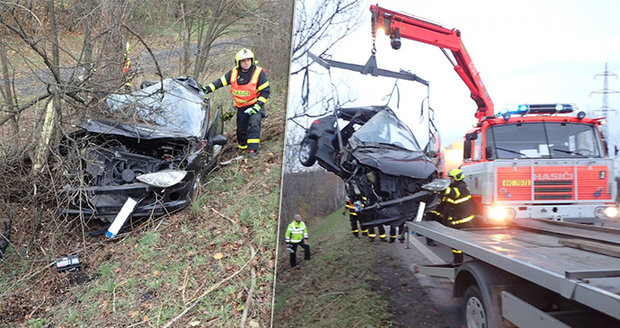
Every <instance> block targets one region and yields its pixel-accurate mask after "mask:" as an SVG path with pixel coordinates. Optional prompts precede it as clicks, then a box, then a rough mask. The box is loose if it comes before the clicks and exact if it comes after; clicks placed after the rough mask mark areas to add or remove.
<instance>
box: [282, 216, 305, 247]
mask: <svg viewBox="0 0 620 328" xmlns="http://www.w3.org/2000/svg"><path fill="white" fill-rule="evenodd" d="M304 238H308V230H307V229H306V224H305V223H304V222H303V221H301V222H299V223H297V222H296V221H293V222H291V223H290V224H289V225H288V226H287V227H286V234H285V235H284V241H286V242H287V243H299V242H301V241H302V240H303V239H304Z"/></svg>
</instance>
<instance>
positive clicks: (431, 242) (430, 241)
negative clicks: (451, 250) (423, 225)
mask: <svg viewBox="0 0 620 328" xmlns="http://www.w3.org/2000/svg"><path fill="white" fill-rule="evenodd" d="M426 245H427V246H437V243H436V242H435V241H434V240H432V239H430V238H428V237H426ZM455 254H456V253H455ZM461 254H462V253H461Z"/></svg>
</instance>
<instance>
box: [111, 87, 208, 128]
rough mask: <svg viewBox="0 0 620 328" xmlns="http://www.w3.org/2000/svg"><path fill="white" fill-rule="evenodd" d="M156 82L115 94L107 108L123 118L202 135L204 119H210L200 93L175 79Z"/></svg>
mask: <svg viewBox="0 0 620 328" xmlns="http://www.w3.org/2000/svg"><path fill="white" fill-rule="evenodd" d="M163 83H164V88H163V93H162V92H160V91H161V83H159V82H158V83H155V84H154V85H151V86H149V87H146V88H144V89H141V90H138V91H135V92H132V93H131V94H125V95H123V94H112V95H110V96H109V97H108V99H107V101H106V102H107V104H108V107H109V108H110V109H111V110H112V111H114V112H117V113H121V114H123V117H122V118H123V119H122V120H123V121H125V122H126V121H130V122H128V123H141V124H146V125H152V126H160V127H163V128H167V129H169V130H174V131H178V132H185V133H187V134H188V135H191V136H197V137H202V135H203V131H202V127H203V121H204V120H205V119H207V117H206V109H205V107H204V106H203V99H202V97H201V95H200V94H199V93H197V92H195V91H192V90H190V89H188V88H187V87H185V86H184V85H183V84H182V83H181V82H179V81H176V80H174V79H165V80H164V81H163Z"/></svg>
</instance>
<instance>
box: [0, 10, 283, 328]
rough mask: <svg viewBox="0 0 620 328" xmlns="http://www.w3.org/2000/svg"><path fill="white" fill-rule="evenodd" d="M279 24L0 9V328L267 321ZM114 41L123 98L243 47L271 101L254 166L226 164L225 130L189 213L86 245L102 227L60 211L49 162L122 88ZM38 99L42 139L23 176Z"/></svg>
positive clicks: (196, 15)
mask: <svg viewBox="0 0 620 328" xmlns="http://www.w3.org/2000/svg"><path fill="white" fill-rule="evenodd" d="M273 6H279V8H282V10H281V11H277V12H274V11H273V10H270V8H273ZM156 8H157V10H156ZM218 10H220V11H218ZM286 10H288V13H287V12H286ZM216 14H217V15H216ZM115 15H116V16H115ZM25 17H27V19H26V18H25ZM35 17H36V18H35ZM54 17H55V18H54ZM291 19H292V5H291V4H290V3H289V2H287V1H233V2H230V1H166V0H155V1H132V2H125V1H116V0H102V1H86V2H82V1H51V0H50V1H45V2H43V1H19V2H17V1H6V2H2V3H1V4H0V21H2V23H1V24H0V53H2V52H4V53H5V54H6V56H4V55H3V56H0V68H2V70H0V74H2V76H1V79H0V82H1V83H0V91H1V92H0V107H1V113H2V114H1V115H0V116H1V117H0V122H1V123H0V135H1V137H0V172H1V173H0V176H1V177H2V180H1V181H2V183H1V184H0V188H1V190H2V195H3V197H2V198H1V199H0V203H1V204H2V205H3V206H2V209H0V211H1V212H0V233H2V234H4V235H6V236H7V237H8V240H9V242H8V247H7V248H6V251H5V252H4V254H3V257H2V259H1V260H0V326H3V327H4V326H7V327H99V326H102V327H103V326H105V327H187V326H190V327H191V326H194V327H220V326H222V327H244V326H245V327H248V326H249V327H267V326H268V325H269V321H270V316H271V303H272V292H273V283H274V280H273V279H274V273H273V270H274V266H275V265H274V261H275V238H276V227H277V222H278V221H277V214H278V202H279V192H280V174H281V166H282V146H283V138H284V116H285V108H286V95H287V91H288V90H287V89H286V86H287V79H288V65H289V64H288V63H289V51H288V49H289V42H290V41H289V36H290V28H291V27H290V24H291V23H290V20H291ZM52 22H57V23H58V24H57V25H55V26H53V24H52ZM206 22H208V23H214V25H209V26H207V25H205V23H206ZM104 23H105V24H104ZM215 23H219V24H220V25H217V24H215ZM89 26H90V27H89ZM13 28H15V29H13ZM89 28H92V29H93V30H90V32H89V31H88V30H89ZM96 28H101V30H95V29H96ZM271 30H273V31H275V32H272V33H271V34H270V35H269V36H267V35H266V34H264V33H266V31H271ZM54 31H55V32H57V33H56V34H55V33H54ZM22 32H23V33H22ZM209 33H211V34H209ZM89 38H90V39H89ZM88 40H90V45H89V46H90V47H92V48H90V49H91V55H92V57H90V59H87V58H86V57H85V56H86V53H87V52H85V51H86V50H87V49H88V46H87V43H89V42H87V41H88ZM126 42H129V43H130V45H131V51H130V53H129V57H130V58H131V60H132V69H133V71H132V75H131V80H132V81H131V82H132V87H133V88H134V89H136V88H137V87H138V86H139V85H140V82H142V81H145V80H153V79H155V80H158V79H160V78H166V77H176V76H180V75H193V76H195V77H197V78H198V81H199V82H200V83H202V84H206V83H208V82H210V81H212V80H213V79H215V78H218V77H219V76H221V74H223V73H224V72H226V71H227V70H228V69H230V68H231V67H232V65H233V62H234V61H233V58H234V54H235V52H236V51H238V50H239V48H240V47H244V46H245V47H250V48H252V49H253V50H254V52H255V53H256V55H257V59H258V60H259V65H261V66H263V67H265V68H266V70H267V73H268V75H269V79H270V82H271V89H272V94H271V98H270V101H269V102H268V104H267V107H266V110H267V113H268V116H267V117H266V118H265V119H264V120H263V132H262V136H261V152H260V154H259V156H258V158H257V159H256V160H252V161H250V160H248V159H247V158H246V157H243V158H238V155H240V154H239V153H238V152H237V150H236V146H235V145H236V138H235V133H234V131H235V124H234V122H233V121H234V120H231V121H228V122H226V123H225V132H226V135H227V137H228V140H229V143H228V144H227V145H226V146H225V147H224V150H223V154H222V158H221V161H222V162H225V161H229V160H230V163H229V164H227V165H221V166H219V167H218V168H217V169H215V170H214V171H213V172H211V174H209V175H208V176H206V177H204V178H203V181H202V185H201V186H200V188H199V191H198V193H197V195H196V196H195V199H194V202H193V204H192V206H191V207H190V208H187V209H185V210H183V211H180V212H177V213H172V214H170V215H166V216H163V217H160V218H151V219H149V220H146V221H144V222H141V223H139V224H136V225H134V226H131V227H129V228H128V229H124V230H122V231H121V233H120V234H119V235H118V236H117V237H116V238H114V239H112V240H109V239H106V237H103V236H100V237H95V238H93V237H89V236H88V233H89V232H91V231H94V230H97V229H101V228H102V225H101V224H99V223H98V222H97V220H89V219H88V218H72V217H65V216H63V215H61V214H60V210H61V206H62V200H61V199H60V197H59V196H58V194H57V193H58V191H59V190H60V189H61V188H62V186H63V183H65V182H66V181H67V172H68V171H67V170H66V168H65V167H63V166H62V165H60V164H61V163H59V162H58V161H57V158H55V157H54V155H53V154H54V149H55V146H56V143H57V140H58V139H59V138H60V136H62V135H63V134H65V133H67V132H69V131H71V130H72V129H73V127H72V124H75V123H77V122H79V121H81V120H83V119H85V118H91V117H92V118H97V117H100V116H101V115H103V114H104V111H105V108H104V106H103V99H105V95H107V94H109V93H111V92H122V91H123V84H124V82H125V81H126V80H127V78H128V76H123V75H122V74H121V73H120V72H121V66H122V64H123V62H124V58H125V56H126V54H125V44H126ZM205 42H206V43H208V46H209V47H206V48H205V47H202V46H205ZM57 45H59V46H60V47H56V46H57ZM37 47H39V48H37ZM37 49H40V50H43V51H42V52H37ZM198 49H201V50H198ZM207 49H208V50H207ZM0 55H2V54H0ZM199 56H200V58H203V59H204V62H198V61H197V58H198V57H199ZM154 58H155V59H156V60H154ZM201 60H202V59H201ZM93 67H96V69H90V68H93ZM84 69H85V71H84ZM79 73H88V74H86V75H84V74H82V75H80V74H79ZM160 74H161V75H160ZM78 76H82V77H80V78H78ZM50 99H54V102H53V105H52V107H53V108H54V109H55V111H56V114H57V115H56V116H55V117H56V119H55V121H54V124H53V127H54V128H53V131H54V132H53V133H52V134H51V136H50V138H49V139H48V140H46V142H47V143H46V145H45V147H44V148H46V149H48V150H49V151H48V152H47V155H46V156H45V157H44V158H45V160H44V161H42V162H40V164H42V169H41V170H40V171H37V172H35V171H33V167H34V162H35V159H36V156H35V149H36V147H37V146H38V145H39V141H41V139H42V138H41V129H42V125H43V124H42V123H43V121H44V115H45V112H46V108H49V107H47V105H48V101H49V100H50ZM34 100H37V101H34ZM231 105H232V102H231V99H230V95H229V94H228V92H226V91H220V92H218V93H216V94H214V96H213V97H212V106H213V107H214V109H218V108H219V109H222V110H224V111H228V110H230V108H231ZM5 123H6V124H5ZM9 222H10V225H9V226H8V229H7V230H6V231H5V230H4V229H3V228H4V223H9ZM0 238H2V237H0ZM68 254H77V255H78V256H79V259H80V262H81V263H82V270H81V271H77V272H71V273H57V272H56V268H55V260H56V258H58V257H60V256H64V255H68Z"/></svg>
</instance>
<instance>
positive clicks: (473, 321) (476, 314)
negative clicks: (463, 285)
mask: <svg viewBox="0 0 620 328" xmlns="http://www.w3.org/2000/svg"><path fill="white" fill-rule="evenodd" d="M463 308H464V309H463V310H464V312H465V313H464V314H465V323H466V325H467V328H487V327H488V326H489V324H488V318H487V313H488V311H487V309H486V308H485V306H484V301H483V299H482V294H481V293H480V288H478V286H476V285H471V286H469V287H467V290H466V291H465V297H464V304H463Z"/></svg>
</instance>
